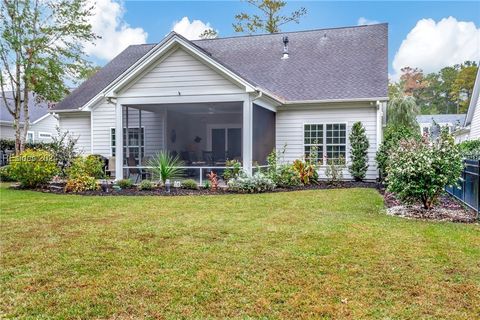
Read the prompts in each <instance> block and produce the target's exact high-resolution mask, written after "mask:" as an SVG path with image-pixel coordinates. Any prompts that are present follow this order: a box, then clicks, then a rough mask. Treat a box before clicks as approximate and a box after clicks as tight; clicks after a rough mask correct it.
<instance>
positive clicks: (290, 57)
mask: <svg viewBox="0 0 480 320" xmlns="http://www.w3.org/2000/svg"><path fill="white" fill-rule="evenodd" d="M387 38H388V26H387V24H377V25H369V26H357V27H345V28H333V29H321V30H310V31H301V32H288V33H279V34H267V35H250V36H238V37H228V38H217V39H208V40H197V41H189V40H187V39H185V38H184V37H182V36H181V35H179V34H176V33H174V32H171V33H170V34H168V35H167V36H166V37H165V38H164V39H163V40H162V41H161V42H160V43H157V44H145V45H132V46H129V47H128V48H127V49H125V50H124V51H123V52H121V53H120V54H119V55H118V56H117V57H115V58H114V59H113V60H112V61H110V62H109V63H108V64H107V65H105V67H103V68H102V69H101V70H99V71H98V72H97V73H96V74H95V75H93V76H92V77H91V78H90V79H88V80H87V81H85V82H84V83H83V84H82V85H80V86H79V87H78V88H77V89H76V90H74V91H73V92H72V93H71V94H70V95H69V96H67V97H66V98H65V99H64V100H63V101H61V102H60V103H58V104H57V105H56V106H55V109H54V110H53V111H54V112H55V113H56V114H57V115H58V116H59V122H60V127H61V128H62V129H65V130H69V131H70V132H72V133H74V134H76V135H77V136H78V137H79V140H78V144H79V147H80V148H82V149H83V150H84V151H86V153H92V154H100V155H103V156H105V157H108V158H110V160H111V161H112V162H113V161H115V164H116V168H117V170H116V171H115V175H116V178H118V179H119V178H122V177H124V176H126V175H128V174H130V173H132V170H133V171H135V170H136V171H137V172H138V170H142V169H144V168H145V166H146V159H148V158H150V157H151V156H153V155H154V154H155V153H156V152H158V151H159V150H169V151H170V152H172V153H175V154H178V155H179V156H180V157H181V159H183V160H184V162H185V164H186V166H188V167H189V168H190V169H189V172H192V174H193V175H195V177H197V178H198V177H199V176H200V177H203V176H204V175H205V173H206V172H207V171H209V170H212V169H213V170H221V169H222V167H223V168H224V167H225V161H226V160H227V159H237V160H239V161H241V163H242V166H243V169H244V170H245V171H246V172H252V168H253V167H255V165H262V164H265V161H266V157H267V155H268V154H269V153H270V152H271V151H272V149H274V148H277V150H278V149H282V148H283V147H284V146H285V152H284V153H283V156H282V157H281V161H288V162H291V161H293V160H295V159H298V158H302V157H303V156H304V155H305V154H309V152H310V149H311V148H312V147H316V148H315V149H317V150H318V154H317V157H318V159H319V160H320V161H322V163H323V164H324V165H325V164H326V159H327V158H328V159H337V158H339V157H343V158H345V159H348V157H349V150H350V146H349V142H348V135H349V133H350V128H351V126H352V125H353V123H354V122H356V121H361V122H362V123H363V125H364V126H365V128H366V133H367V135H368V139H369V142H370V148H369V150H368V156H369V169H368V172H367V178H368V179H375V178H376V177H377V169H376V164H375V160H374V159H375V152H376V150H377V148H378V146H379V143H380V141H381V137H382V113H383V109H384V108H385V105H386V100H387V83H388V75H387V41H388V39H387ZM118 168H123V170H118ZM194 172H195V173H194ZM322 172H323V170H321V173H322ZM345 174H346V175H347V176H346V177H348V173H347V172H345Z"/></svg>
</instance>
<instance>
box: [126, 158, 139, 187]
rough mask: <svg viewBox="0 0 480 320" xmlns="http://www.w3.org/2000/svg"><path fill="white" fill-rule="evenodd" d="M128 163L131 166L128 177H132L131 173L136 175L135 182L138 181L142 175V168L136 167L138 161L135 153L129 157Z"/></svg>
mask: <svg viewBox="0 0 480 320" xmlns="http://www.w3.org/2000/svg"><path fill="white" fill-rule="evenodd" d="M127 164H128V166H129V167H130V168H128V178H130V176H131V175H135V183H138V179H140V178H141V177H142V169H140V168H136V166H137V161H136V160H135V157H134V156H133V155H130V156H129V157H128V159H127ZM134 167H135V168H134Z"/></svg>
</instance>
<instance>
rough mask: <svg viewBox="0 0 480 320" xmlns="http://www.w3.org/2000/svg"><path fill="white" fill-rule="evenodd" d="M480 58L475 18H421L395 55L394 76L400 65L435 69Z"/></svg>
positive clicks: (426, 70) (479, 37)
mask: <svg viewBox="0 0 480 320" xmlns="http://www.w3.org/2000/svg"><path fill="white" fill-rule="evenodd" d="M479 59H480V28H477V27H476V26H475V24H474V23H473V22H465V21H457V19H455V18H453V17H448V18H444V19H442V20H440V21H439V22H438V23H437V22H435V21H434V20H433V19H422V20H419V21H418V22H417V24H416V26H415V27H414V28H413V29H412V30H411V31H410V33H409V34H408V35H407V38H406V39H405V40H403V42H402V44H401V45H400V48H399V49H398V51H397V53H396V54H395V57H394V59H393V63H392V65H393V70H394V72H395V73H394V79H398V77H399V74H400V69H401V68H403V67H406V66H409V67H417V68H421V69H423V71H425V72H435V71H438V70H440V69H441V68H443V67H445V66H451V65H454V64H457V63H462V62H464V61H465V60H475V61H478V60H479Z"/></svg>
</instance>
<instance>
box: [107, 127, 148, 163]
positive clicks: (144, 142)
mask: <svg viewBox="0 0 480 320" xmlns="http://www.w3.org/2000/svg"><path fill="white" fill-rule="evenodd" d="M141 128H142V131H143V146H142V145H140V146H130V145H129V146H128V147H129V148H142V147H143V157H145V148H146V145H147V141H146V137H147V134H146V130H145V126H142V127H141ZM115 129H116V128H115V127H110V156H111V157H116V152H117V151H116V150H117V147H116V146H114V145H113V144H112V143H113V140H112V130H115ZM125 129H127V127H123V130H125ZM128 129H138V127H128ZM122 138H123V132H122ZM115 143H116V141H115ZM126 147H127V146H126V145H125V141H124V142H123V148H124V149H125V148H126ZM113 148H115V156H114V155H113ZM139 152H140V150H139ZM123 158H124V161H126V158H127V157H123Z"/></svg>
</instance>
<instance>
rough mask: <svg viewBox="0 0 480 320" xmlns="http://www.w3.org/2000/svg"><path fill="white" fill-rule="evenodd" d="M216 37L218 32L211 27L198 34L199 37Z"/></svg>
mask: <svg viewBox="0 0 480 320" xmlns="http://www.w3.org/2000/svg"><path fill="white" fill-rule="evenodd" d="M216 37H218V32H217V30H214V29H212V28H210V29H206V30H204V31H203V32H202V33H201V34H200V39H215V38H216Z"/></svg>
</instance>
